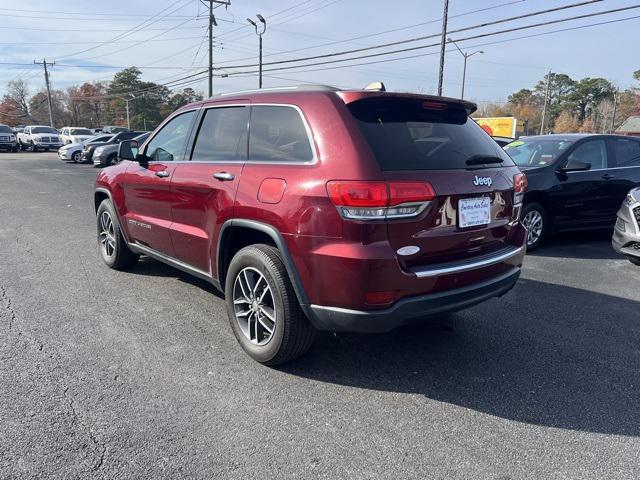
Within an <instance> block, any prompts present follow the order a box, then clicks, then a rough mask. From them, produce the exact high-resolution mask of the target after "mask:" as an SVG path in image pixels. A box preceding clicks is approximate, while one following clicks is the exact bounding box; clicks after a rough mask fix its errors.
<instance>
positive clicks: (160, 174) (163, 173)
mask: <svg viewBox="0 0 640 480" xmlns="http://www.w3.org/2000/svg"><path fill="white" fill-rule="evenodd" d="M168 176H169V172H167V171H166V170H158V171H157V172H156V177H160V178H166V177H168Z"/></svg>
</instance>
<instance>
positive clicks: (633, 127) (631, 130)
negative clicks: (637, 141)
mask: <svg viewBox="0 0 640 480" xmlns="http://www.w3.org/2000/svg"><path fill="white" fill-rule="evenodd" d="M616 133H617V134H618V135H632V136H634V137H640V116H632V117H629V118H627V119H626V120H625V121H624V122H622V125H620V126H619V127H618V128H616Z"/></svg>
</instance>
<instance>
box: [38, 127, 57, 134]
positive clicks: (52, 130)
mask: <svg viewBox="0 0 640 480" xmlns="http://www.w3.org/2000/svg"><path fill="white" fill-rule="evenodd" d="M31 133H55V134H57V133H58V131H57V130H56V129H55V128H51V127H32V128H31Z"/></svg>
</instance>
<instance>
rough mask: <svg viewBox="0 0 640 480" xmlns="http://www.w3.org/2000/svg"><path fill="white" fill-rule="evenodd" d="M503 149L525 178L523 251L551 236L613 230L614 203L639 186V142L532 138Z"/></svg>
mask: <svg viewBox="0 0 640 480" xmlns="http://www.w3.org/2000/svg"><path fill="white" fill-rule="evenodd" d="M505 151H506V152H507V153H508V154H509V155H510V156H511V158H512V159H513V160H514V162H515V163H516V165H518V167H520V169H521V170H522V171H523V172H524V173H525V175H526V176H527V185H528V186H527V191H526V193H525V196H524V205H523V208H522V222H523V224H524V225H525V227H527V230H528V235H527V248H528V249H529V250H534V249H536V248H538V247H539V246H540V244H541V243H542V241H543V240H544V238H545V237H546V236H547V235H549V234H550V233H553V232H558V231H565V230H587V229H597V228H613V226H614V224H615V222H616V212H617V210H618V207H619V206H620V203H621V202H622V200H623V199H624V198H625V196H626V195H627V192H628V191H629V190H630V189H632V188H634V187H637V186H639V185H640V138H634V137H628V136H621V135H599V134H555V135H537V136H529V137H526V138H520V139H518V140H516V141H515V142H512V143H510V144H509V145H507V146H506V147H505Z"/></svg>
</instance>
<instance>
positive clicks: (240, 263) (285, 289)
mask: <svg viewBox="0 0 640 480" xmlns="http://www.w3.org/2000/svg"><path fill="white" fill-rule="evenodd" d="M225 301H226V304H227V314H228V316H229V322H230V324H231V329H232V330H233V333H234V335H235V336H236V339H237V340H238V343H240V346H241V347H242V348H243V350H244V351H245V352H246V353H247V354H248V355H249V356H250V357H251V358H253V359H254V360H256V361H258V362H260V363H263V364H265V365H278V364H281V363H285V362H288V361H290V360H293V359H294V358H297V357H299V356H301V355H303V354H304V353H305V352H306V351H307V350H309V348H310V347H311V345H312V344H313V340H314V338H315V333H316V332H315V329H314V328H313V326H312V325H311V323H309V320H308V319H307V318H306V317H305V315H304V313H303V312H302V309H301V308H300V304H299V303H298V299H297V297H296V294H295V292H294V290H293V286H292V285H291V281H290V280H289V275H288V274H287V270H286V268H285V266H284V263H283V262H282V257H281V255H280V252H279V251H278V250H277V249H276V248H274V247H272V246H270V245H262V244H259V245H251V246H248V247H245V248H243V249H242V250H240V251H239V252H238V253H236V255H235V256H234V257H233V259H232V260H231V264H230V265H229V270H228V272H227V277H226V282H225Z"/></svg>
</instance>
